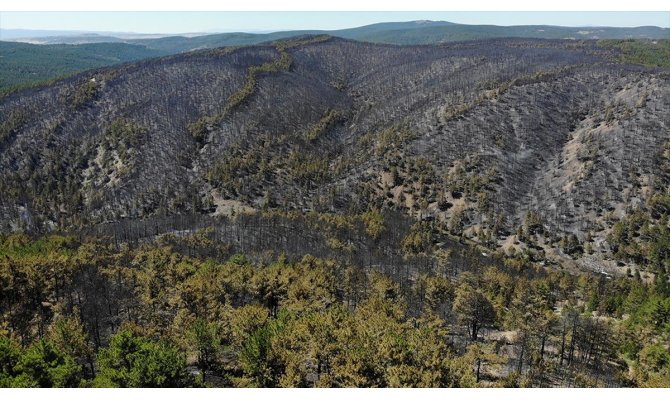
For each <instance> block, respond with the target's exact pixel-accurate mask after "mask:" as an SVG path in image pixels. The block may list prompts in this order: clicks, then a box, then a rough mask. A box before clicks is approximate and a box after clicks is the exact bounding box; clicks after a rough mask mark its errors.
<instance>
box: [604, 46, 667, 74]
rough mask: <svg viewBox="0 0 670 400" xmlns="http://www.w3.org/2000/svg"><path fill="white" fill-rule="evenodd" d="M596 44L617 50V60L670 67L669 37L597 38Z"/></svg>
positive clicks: (649, 65)
mask: <svg viewBox="0 0 670 400" xmlns="http://www.w3.org/2000/svg"><path fill="white" fill-rule="evenodd" d="M598 46H600V47H604V48H614V49H617V50H618V51H619V53H618V60H619V61H621V62H625V63H632V64H641V65H645V66H648V67H663V68H670V39H658V40H648V39H647V40H634V39H626V40H613V39H607V40H599V41H598Z"/></svg>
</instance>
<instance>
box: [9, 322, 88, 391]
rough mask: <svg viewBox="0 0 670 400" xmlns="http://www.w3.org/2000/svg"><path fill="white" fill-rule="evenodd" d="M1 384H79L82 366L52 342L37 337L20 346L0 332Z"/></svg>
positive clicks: (48, 386)
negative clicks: (26, 346)
mask: <svg viewBox="0 0 670 400" xmlns="http://www.w3.org/2000/svg"><path fill="white" fill-rule="evenodd" d="M0 355H1V356H0V387H41V388H50V387H78V386H80V385H81V384H82V374H81V367H80V366H79V364H77V363H76V362H75V360H74V359H73V358H72V357H70V356H69V355H67V354H66V353H65V352H64V351H63V350H62V349H60V348H58V347H57V346H56V345H55V344H54V343H52V342H51V341H47V340H39V341H37V342H35V343H34V344H33V345H31V346H30V347H29V348H28V349H26V350H21V349H20V348H19V346H18V345H16V344H15V343H13V342H12V341H11V340H10V339H9V338H7V337H6V336H4V335H0Z"/></svg>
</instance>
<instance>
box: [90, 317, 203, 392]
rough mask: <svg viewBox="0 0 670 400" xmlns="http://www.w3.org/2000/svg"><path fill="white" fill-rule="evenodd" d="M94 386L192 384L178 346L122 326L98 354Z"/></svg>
mask: <svg viewBox="0 0 670 400" xmlns="http://www.w3.org/2000/svg"><path fill="white" fill-rule="evenodd" d="M98 362H99V373H98V375H97V376H96V378H95V381H94V385H95V386H97V387H126V388H132V387H152V388H159V387H188V386H192V385H193V381H192V378H191V376H190V375H189V373H188V372H187V371H186V358H185V357H184V355H183V354H182V353H181V352H180V351H179V349H178V348H176V347H174V346H173V345H171V344H169V343H167V342H165V341H163V340H159V341H153V340H151V339H149V338H147V337H144V336H141V335H140V334H138V333H137V332H136V329H133V328H128V327H127V328H123V329H122V330H121V331H119V332H118V333H116V334H115V335H114V336H112V337H111V339H110V343H109V347H108V348H105V349H102V350H101V352H100V354H99V356H98Z"/></svg>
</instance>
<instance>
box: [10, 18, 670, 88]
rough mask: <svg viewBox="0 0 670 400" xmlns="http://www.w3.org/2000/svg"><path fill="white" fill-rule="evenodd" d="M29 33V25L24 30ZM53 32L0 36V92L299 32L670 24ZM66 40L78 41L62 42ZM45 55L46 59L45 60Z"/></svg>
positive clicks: (384, 34)
mask: <svg viewBox="0 0 670 400" xmlns="http://www.w3.org/2000/svg"><path fill="white" fill-rule="evenodd" d="M11 33H12V35H13V36H12V35H10V37H15V36H16V32H11ZM29 33H30V32H29V31H27V32H26V33H25V34H26V35H28V34H29ZM54 34H55V36H40V37H35V38H30V37H25V38H21V39H15V40H22V41H27V42H30V43H40V44H42V45H43V47H41V48H37V47H27V46H25V45H20V44H15V43H7V42H0V56H2V58H0V70H2V71H3V72H2V73H0V93H2V92H3V91H4V92H6V91H8V90H11V89H12V88H16V87H21V86H22V85H25V84H30V83H37V82H40V81H44V80H49V79H54V78H58V77H61V76H63V75H67V74H70V73H74V72H79V71H83V70H85V69H88V68H93V67H98V66H104V65H113V64H116V63H120V62H126V61H133V60H137V59H142V58H150V57H156V56H161V55H168V54H177V53H183V52H188V51H193V50H198V49H206V48H216V47H228V46H248V45H255V44H259V43H267V42H272V41H276V40H280V39H286V38H289V37H296V36H301V35H318V34H328V35H331V36H335V37H340V38H345V39H352V40H357V41H366V42H371V43H387V44H398V45H420V44H437V43H445V42H454V41H467V40H480V39H489V38H502V37H518V38H544V39H572V40H586V39H670V30H668V29H665V28H658V27H637V28H613V27H588V28H570V27H559V26H546V25H534V26H495V25H463V24H454V23H450V22H446V21H409V22H389V23H379V24H373V25H367V26H362V27H357V28H351V29H342V30H335V31H319V30H304V31H283V32H274V33H264V34H254V33H242V32H238V33H220V34H211V35H196V36H193V35H189V36H165V37H160V38H151V37H149V38H133V37H132V36H129V34H123V35H119V36H118V37H115V36H113V34H110V33H108V32H105V33H101V34H96V33H85V34H73V33H70V34H67V35H63V33H62V32H55V33H54ZM103 42H105V43H103ZM111 43H114V45H112V44H111ZM66 44H70V45H73V46H74V45H76V46H78V47H72V46H63V45H66ZM124 44H125V45H124ZM133 45H134V46H133ZM31 55H32V56H31ZM46 60H49V62H45V61H46Z"/></svg>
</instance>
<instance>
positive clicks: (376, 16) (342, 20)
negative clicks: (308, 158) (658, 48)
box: [0, 11, 670, 33]
mask: <svg viewBox="0 0 670 400" xmlns="http://www.w3.org/2000/svg"><path fill="white" fill-rule="evenodd" d="M421 19H430V20H444V21H451V22H458V23H465V24H495V25H530V24H543V25H545V24H546V25H563V26H642V25H655V26H661V27H665V28H667V27H670V12H642V11H632V12H613V11H605V12H530V11H528V12H485V11H477V12H444V11H438V12H426V11H420V12H404V11H400V12H386V11H385V12H360V11H353V12H341V11H333V12H260V11H253V12H228V11H221V12H167V11H163V12H1V13H0V28H2V29H20V28H22V29H53V30H87V31H110V32H138V33H187V32H230V31H277V30H289V29H291V30H292V29H326V30H329V29H340V28H350V27H356V26H361V25H366V24H372V23H376V22H389V21H410V20H421Z"/></svg>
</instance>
